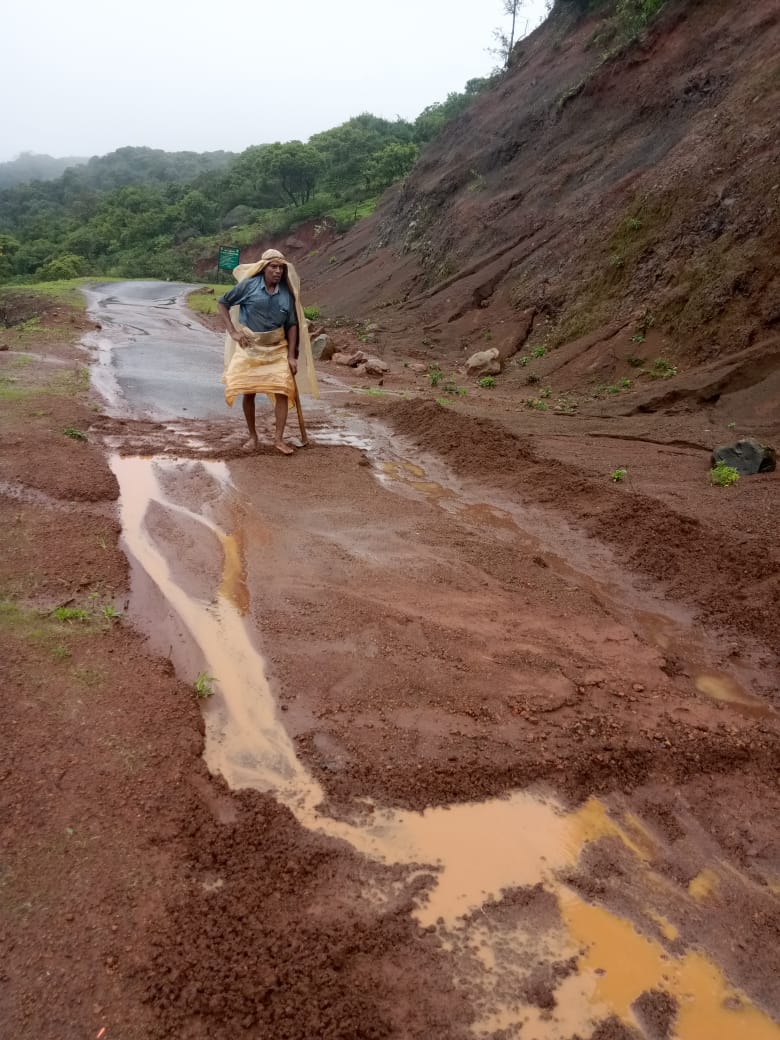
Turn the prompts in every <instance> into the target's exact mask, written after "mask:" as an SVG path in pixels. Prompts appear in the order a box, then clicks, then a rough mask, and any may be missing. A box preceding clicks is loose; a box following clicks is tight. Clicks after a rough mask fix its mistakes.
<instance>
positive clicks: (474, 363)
mask: <svg viewBox="0 0 780 1040" xmlns="http://www.w3.org/2000/svg"><path fill="white" fill-rule="evenodd" d="M500 371H501V359H500V358H499V355H498V347H491V348H490V350H478V351H477V353H476V354H472V355H471V357H470V358H469V359H468V361H467V362H466V375H468V376H496V375H498V373H499V372H500Z"/></svg>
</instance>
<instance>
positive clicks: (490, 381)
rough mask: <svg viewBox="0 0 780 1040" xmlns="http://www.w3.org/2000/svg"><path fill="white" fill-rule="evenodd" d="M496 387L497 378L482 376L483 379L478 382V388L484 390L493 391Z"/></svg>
mask: <svg viewBox="0 0 780 1040" xmlns="http://www.w3.org/2000/svg"><path fill="white" fill-rule="evenodd" d="M495 385H496V378H495V376H482V378H481V379H478V380H477V386H481V387H482V389H483V390H493V389H494V388H495Z"/></svg>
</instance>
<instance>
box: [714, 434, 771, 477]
mask: <svg viewBox="0 0 780 1040" xmlns="http://www.w3.org/2000/svg"><path fill="white" fill-rule="evenodd" d="M711 461H712V465H713V466H716V465H717V464H718V463H719V462H725V464H726V465H727V466H733V467H734V469H735V470H736V471H737V473H739V475H740V476H743V477H747V476H750V475H751V474H753V473H771V472H772V471H773V470H774V469H775V467H776V466H777V452H776V451H775V449H774V448H769V447H767V446H766V445H764V444H760V443H759V442H758V441H756V440H753V438H752V437H745V438H744V439H743V440H739V441H734V443H733V444H724V445H723V446H722V447H721V448H716V449H715V451H713V453H712V459H711Z"/></svg>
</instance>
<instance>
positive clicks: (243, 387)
mask: <svg viewBox="0 0 780 1040" xmlns="http://www.w3.org/2000/svg"><path fill="white" fill-rule="evenodd" d="M233 277H234V278H235V279H236V281H237V282H238V285H236V286H235V287H234V288H233V289H230V290H229V291H228V292H226V293H225V295H224V296H221V297H220V299H219V300H218V301H217V305H218V307H219V313H220V316H221V318H222V322H223V324H224V326H225V331H226V333H227V336H226V338H225V369H224V373H223V376H222V382H223V383H224V384H225V400H226V401H227V403H228V404H229V405H230V406H231V407H232V405H233V401H235V399H236V397H237V396H238V395H239V394H242V395H243V407H244V418H245V419H246V425H247V429H248V430H249V440H248V441H247V443H246V445H245V447H246V449H247V451H255V450H256V449H257V447H258V440H257V430H256V428H255V394H259V393H262V394H268V396H269V397H270V398H273V399H274V400H275V405H274V408H275V413H276V436H275V440H274V447H275V448H276V450H277V451H278V452H281V454H282V455H292V454H293V449H292V448H291V447H290V445H289V444H287V443H285V440H284V427H285V424H286V423H287V413H288V410H289V406H290V402H292V403H293V404H294V403H295V396H296V394H297V393H298V391H299V389H303V390H304V391H305V392H306V393H311V394H313V395H314V396H315V397H316V396H318V393H317V378H316V375H315V373H314V361H313V359H312V354H311V345H310V343H309V334H308V326H307V323H306V318H305V316H304V313H303V307H302V306H301V297H300V282H299V280H298V276H297V274H296V272H295V268H294V267H293V266H292V264H290V263H288V262H287V261H286V260H285V258H284V256H283V255H282V254H281V253H280V252H279V251H278V250H277V249H267V250H266V251H265V252H264V253H263V255H262V257H261V258H260V260H259V261H258V262H257V263H254V264H241V265H240V266H238V267H236V269H235V270H234V271H233ZM231 308H238V316H237V317H236V311H235V310H234V311H231ZM296 374H297V375H298V384H297V385H296V379H295V377H296Z"/></svg>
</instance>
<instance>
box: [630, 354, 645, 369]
mask: <svg viewBox="0 0 780 1040" xmlns="http://www.w3.org/2000/svg"><path fill="white" fill-rule="evenodd" d="M628 363H629V365H631V367H632V368H641V367H642V365H644V363H645V359H644V358H641V357H637V356H636V355H634V356H632V357H630V358H629V359H628Z"/></svg>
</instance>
